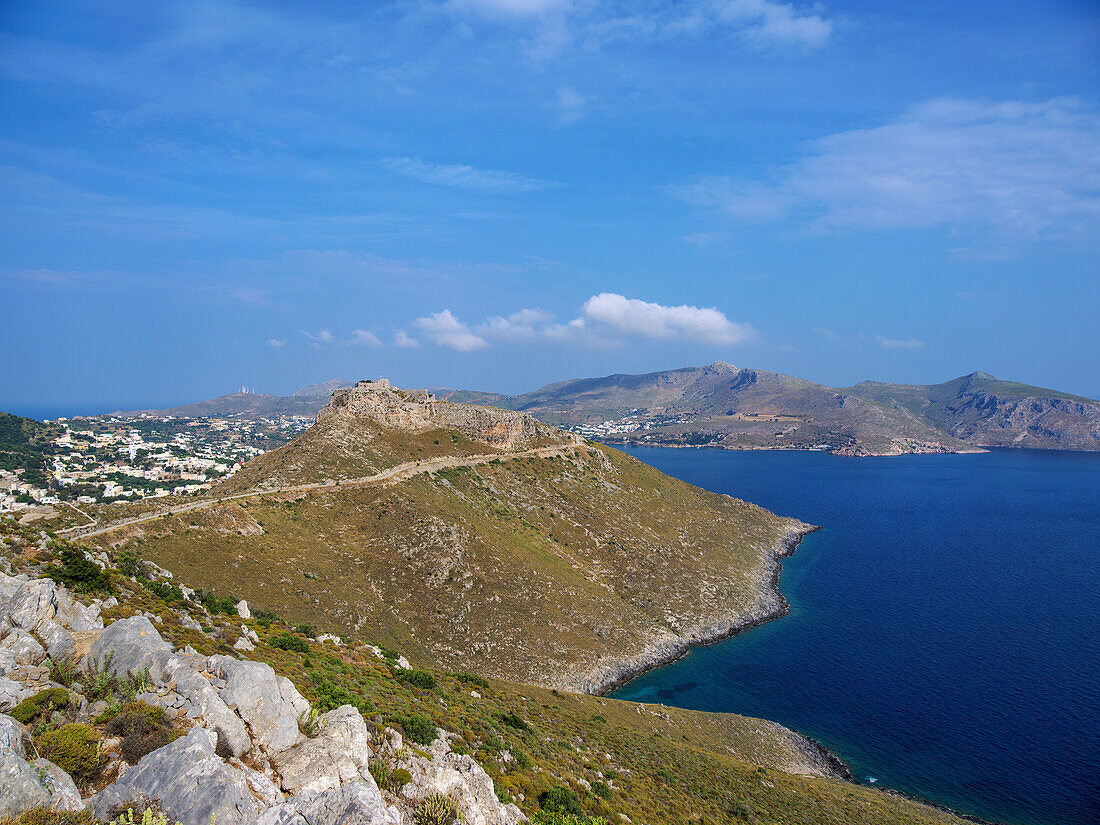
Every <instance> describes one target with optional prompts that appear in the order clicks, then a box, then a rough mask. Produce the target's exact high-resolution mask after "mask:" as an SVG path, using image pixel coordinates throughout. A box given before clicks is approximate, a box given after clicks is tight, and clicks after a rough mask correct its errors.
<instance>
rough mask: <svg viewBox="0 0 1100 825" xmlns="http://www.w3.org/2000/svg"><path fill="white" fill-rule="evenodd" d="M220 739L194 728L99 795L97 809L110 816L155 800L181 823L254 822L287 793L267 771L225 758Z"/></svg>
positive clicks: (95, 802) (94, 807)
mask: <svg viewBox="0 0 1100 825" xmlns="http://www.w3.org/2000/svg"><path fill="white" fill-rule="evenodd" d="M216 741H217V736H216V735H215V734H214V733H213V732H211V731H208V730H205V729H203V728H192V729H191V732H190V733H189V734H188V735H187V736H185V737H184V738H182V739H178V740H176V741H175V742H173V743H172V744H170V745H166V746H165V747H163V748H161V749H160V750H156V751H153V752H152V753H150V754H148V755H147V756H145V757H143V758H142V760H141V761H140V762H138V763H137V765H135V766H134V767H132V768H130V769H129V770H128V771H126V773H125V774H123V776H122V778H121V779H119V780H118V781H117V782H115V783H114V784H113V785H109V786H108V787H107V788H105V789H104V790H103V791H101V792H100V793H99V794H97V795H96V796H95V797H94V798H93V800H92V801H91V807H92V810H93V811H94V812H95V814H96V816H98V817H100V818H102V819H106V818H107V817H108V816H109V815H110V813H111V812H112V811H114V810H115V809H116V808H119V807H124V806H126V805H128V804H131V803H135V802H145V803H149V802H155V803H156V804H157V805H159V806H160V808H161V809H162V810H163V811H164V812H165V813H166V814H167V815H168V817H169V819H171V820H173V821H178V822H179V823H180V825H210V823H211V822H215V823H217V825H246V823H247V824H248V825H250V824H251V823H253V822H255V821H256V819H257V818H258V817H259V814H260V811H261V809H262V808H266V807H269V806H270V805H272V804H275V803H276V802H278V801H279V800H280V799H281V798H282V794H281V793H279V790H278V788H276V787H275V786H274V784H273V783H272V782H271V780H269V779H268V778H267V777H265V776H264V775H263V774H260V773H257V772H256V771H253V770H251V769H249V768H247V767H245V766H244V765H240V764H237V765H234V764H231V763H229V762H226V761H225V760H223V759H221V758H220V757H219V756H218V755H217V754H216V753H214V746H215V743H216Z"/></svg>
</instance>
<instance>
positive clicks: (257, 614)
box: [252, 610, 279, 627]
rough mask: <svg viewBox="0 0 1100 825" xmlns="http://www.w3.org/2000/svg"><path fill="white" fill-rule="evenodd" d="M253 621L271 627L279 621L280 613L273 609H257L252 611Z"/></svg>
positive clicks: (261, 625)
mask: <svg viewBox="0 0 1100 825" xmlns="http://www.w3.org/2000/svg"><path fill="white" fill-rule="evenodd" d="M252 621H254V622H255V623H256V624H258V625H259V626H260V627H271V625H272V624H274V623H275V622H277V621H279V615H278V614H277V613H275V612H274V611H271V610H255V611H253V613H252Z"/></svg>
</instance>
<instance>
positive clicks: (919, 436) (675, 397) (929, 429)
mask: <svg viewBox="0 0 1100 825" xmlns="http://www.w3.org/2000/svg"><path fill="white" fill-rule="evenodd" d="M489 403H502V404H503V405H504V406H507V407H509V408H511V409H517V410H524V411H526V412H529V413H531V414H532V415H534V416H536V417H538V418H540V419H542V420H544V421H549V422H551V423H555V424H559V425H562V426H567V427H574V428H580V429H581V431H583V432H586V433H587V432H591V433H592V434H593V435H596V436H598V437H599V438H600V439H601V440H603V441H608V442H612V443H620V442H621V443H643V444H656V445H671V446H678V445H679V446H682V445H697V446H700V445H707V446H716V447H730V448H736V449H814V448H817V449H827V450H829V451H831V452H835V453H839V454H842V455H892V454H897V453H909V452H955V451H962V450H967V449H968V448H967V446H966V445H965V444H963V443H962V442H961V441H959V440H958V439H956V438H955V437H953V436H951V435H949V434H947V433H944V432H942V431H940V430H937V429H936V428H935V427H933V426H931V425H930V424H929V423H928V422H927V421H924V420H923V419H921V418H919V417H918V416H916V415H914V414H913V413H912V412H910V411H909V410H908V409H906V408H904V407H902V406H900V405H897V404H891V403H880V402H878V401H876V400H874V399H868V398H863V397H860V396H857V395H855V394H852V393H848V392H845V391H842V390H834V389H832V388H830V387H826V386H823V385H821V384H815V383H813V382H811V381H804V380H802V379H800V378H794V377H792V376H789V375H783V374H781V373H776V372H768V371H766V370H752V369H738V368H736V367H734V366H732V365H730V364H727V363H725V362H723V361H717V362H715V363H713V364H710V365H709V366H706V367H688V368H684V369H678V370H670V371H667V372H655V373H649V374H646V375H609V376H606V377H604V378H588V379H577V380H572V381H562V382H559V383H556V384H550V385H548V386H546V387H543V388H542V389H540V390H536V391H535V392H532V393H527V394H526V395H519V396H514V397H511V398H508V399H505V400H504V401H503V402H493V401H490V402H489ZM605 422H611V423H610V424H607V423H605ZM586 428H587V429H586Z"/></svg>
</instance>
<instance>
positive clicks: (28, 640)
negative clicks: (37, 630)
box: [0, 627, 46, 665]
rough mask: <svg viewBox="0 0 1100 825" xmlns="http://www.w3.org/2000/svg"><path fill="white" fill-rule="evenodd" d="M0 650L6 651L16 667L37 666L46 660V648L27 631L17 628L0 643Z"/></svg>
mask: <svg viewBox="0 0 1100 825" xmlns="http://www.w3.org/2000/svg"><path fill="white" fill-rule="evenodd" d="M0 650H4V651H7V653H8V654H9V655H10V656H11V658H12V660H13V661H14V662H15V664H17V665H37V664H39V663H40V662H41V661H42V660H43V659H45V658H46V648H44V647H42V645H41V644H40V643H39V642H38V640H37V639H35V638H34V636H32V635H31V634H30V633H29V632H28V631H26V630H23V628H21V627H17V628H15V629H14V630H12V631H11V632H10V633H8V635H7V636H5V637H4V641H2V642H0Z"/></svg>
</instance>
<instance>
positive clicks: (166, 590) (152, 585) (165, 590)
mask: <svg viewBox="0 0 1100 825" xmlns="http://www.w3.org/2000/svg"><path fill="white" fill-rule="evenodd" d="M138 583H139V584H140V585H141V586H142V587H144V588H145V589H146V590H148V591H149V592H150V593H152V594H153V595H154V596H157V597H158V598H161V599H164V601H166V602H168V604H183V602H184V601H185V599H184V597H183V591H182V590H180V588H179V587H178V586H177V585H174V584H172V583H171V582H162V581H157V580H155V579H145V578H139V579H138Z"/></svg>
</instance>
